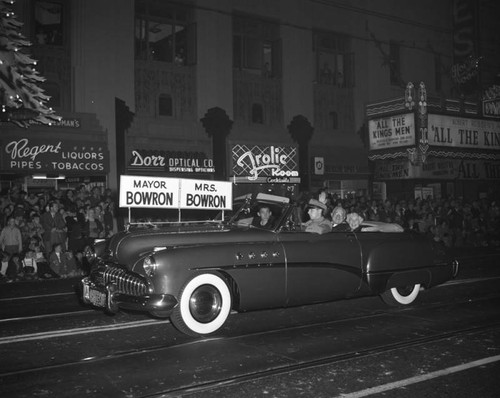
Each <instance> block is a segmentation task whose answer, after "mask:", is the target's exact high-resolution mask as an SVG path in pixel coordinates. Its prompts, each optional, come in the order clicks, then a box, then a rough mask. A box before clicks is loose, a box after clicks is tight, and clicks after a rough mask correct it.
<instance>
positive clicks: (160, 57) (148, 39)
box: [135, 0, 196, 66]
mask: <svg viewBox="0 0 500 398" xmlns="http://www.w3.org/2000/svg"><path fill="white" fill-rule="evenodd" d="M135 14H136V16H135V57H136V59H139V60H149V61H161V62H169V63H175V64H176V65H179V66H183V65H187V64H193V63H195V52H196V38H195V25H194V24H191V23H190V21H189V15H190V13H189V10H187V9H184V8H180V7H178V6H174V5H171V4H169V3H165V2H158V1H153V0H150V1H147V0H141V1H137V2H136V10H135Z"/></svg>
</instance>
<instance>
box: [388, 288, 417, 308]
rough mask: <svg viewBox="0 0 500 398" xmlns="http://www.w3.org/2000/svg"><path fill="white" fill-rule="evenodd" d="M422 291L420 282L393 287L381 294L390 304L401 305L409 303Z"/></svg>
mask: <svg viewBox="0 0 500 398" xmlns="http://www.w3.org/2000/svg"><path fill="white" fill-rule="evenodd" d="M419 291H420V284H418V283H417V284H415V285H409V286H403V287H393V288H392V289H389V290H387V291H385V292H384V293H382V294H381V295H380V296H381V297H382V300H384V302H385V303H386V304H388V305H392V306H400V305H409V304H411V303H413V302H414V301H415V299H416V298H417V296H418V292H419Z"/></svg>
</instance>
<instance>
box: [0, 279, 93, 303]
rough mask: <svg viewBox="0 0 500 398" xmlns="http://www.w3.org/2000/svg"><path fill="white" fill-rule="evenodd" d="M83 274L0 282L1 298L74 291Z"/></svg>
mask: <svg viewBox="0 0 500 398" xmlns="http://www.w3.org/2000/svg"><path fill="white" fill-rule="evenodd" d="M82 278H83V276H78V277H72V278H65V279H63V278H61V279H37V280H29V281H16V282H12V283H1V284H0V299H5V298H14V297H24V296H40V295H44V294H54V293H68V292H74V291H75V289H76V288H77V287H79V284H80V281H81V279H82Z"/></svg>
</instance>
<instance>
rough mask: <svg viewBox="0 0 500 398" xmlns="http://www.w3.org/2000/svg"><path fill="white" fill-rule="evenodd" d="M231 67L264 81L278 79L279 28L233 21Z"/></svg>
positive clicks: (273, 25)
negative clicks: (264, 78) (254, 75)
mask: <svg viewBox="0 0 500 398" xmlns="http://www.w3.org/2000/svg"><path fill="white" fill-rule="evenodd" d="M233 67H234V68H236V69H242V70H246V71H249V72H252V73H255V74H258V75H261V76H263V77H279V76H281V40H280V36H279V25H277V24H274V23H272V22H267V21H262V20H256V19H252V18H245V17H239V16H237V17H234V18H233Z"/></svg>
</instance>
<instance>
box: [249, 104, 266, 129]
mask: <svg viewBox="0 0 500 398" xmlns="http://www.w3.org/2000/svg"><path fill="white" fill-rule="evenodd" d="M252 123H257V124H264V109H263V108H262V104H252Z"/></svg>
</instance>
